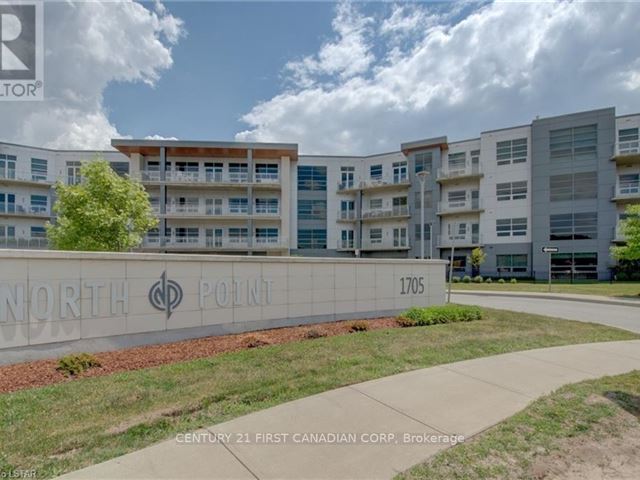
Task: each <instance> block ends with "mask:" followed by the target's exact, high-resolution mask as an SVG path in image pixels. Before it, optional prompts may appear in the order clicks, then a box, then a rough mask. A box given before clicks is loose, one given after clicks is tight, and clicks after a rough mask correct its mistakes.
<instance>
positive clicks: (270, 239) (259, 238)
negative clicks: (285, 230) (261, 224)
mask: <svg viewBox="0 0 640 480" xmlns="http://www.w3.org/2000/svg"><path fill="white" fill-rule="evenodd" d="M277 242H278V229H277V228H273V227H268V228H256V243H277Z"/></svg>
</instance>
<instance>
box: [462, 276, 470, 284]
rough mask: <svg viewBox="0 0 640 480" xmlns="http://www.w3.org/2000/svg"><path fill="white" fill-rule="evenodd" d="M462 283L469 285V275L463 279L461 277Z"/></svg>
mask: <svg viewBox="0 0 640 480" xmlns="http://www.w3.org/2000/svg"><path fill="white" fill-rule="evenodd" d="M462 281H463V282H464V283H471V277H470V276H469V275H465V276H464V277H462Z"/></svg>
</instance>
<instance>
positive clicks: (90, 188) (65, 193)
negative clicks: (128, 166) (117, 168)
mask: <svg viewBox="0 0 640 480" xmlns="http://www.w3.org/2000/svg"><path fill="white" fill-rule="evenodd" d="M80 175H81V178H82V182H80V183H79V184H78V185H65V184H64V183H62V182H57V183H56V185H55V192H56V195H57V197H58V198H57V201H56V203H55V205H54V207H53V210H54V212H55V213H56V215H57V220H56V223H55V224H50V223H47V225H46V227H47V237H48V239H49V242H50V243H51V246H52V248H55V249H58V250H84V251H108V252H122V251H126V250H129V249H130V248H133V247H136V246H138V245H140V243H141V242H142V239H143V237H144V235H145V234H146V233H147V232H148V231H149V230H150V229H151V228H154V227H155V226H156V225H157V224H158V220H157V219H156V218H155V217H154V215H153V211H152V209H151V204H150V203H149V195H148V194H147V192H146V191H145V190H144V187H143V186H142V185H141V184H140V183H138V182H136V181H133V180H131V179H129V178H125V177H120V176H119V175H118V174H117V173H116V172H114V171H113V169H112V168H111V167H110V166H109V163H108V162H107V161H106V160H104V159H101V158H98V159H96V160H95V161H92V162H88V163H83V165H82V167H81V168H80Z"/></svg>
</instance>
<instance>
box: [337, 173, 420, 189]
mask: <svg viewBox="0 0 640 480" xmlns="http://www.w3.org/2000/svg"><path fill="white" fill-rule="evenodd" d="M410 185H411V181H410V180H409V177H405V176H399V177H394V178H393V179H391V180H388V179H383V178H376V179H369V180H363V181H360V182H353V183H352V182H347V183H342V182H338V193H353V192H356V191H358V190H396V189H405V188H409V186H410Z"/></svg>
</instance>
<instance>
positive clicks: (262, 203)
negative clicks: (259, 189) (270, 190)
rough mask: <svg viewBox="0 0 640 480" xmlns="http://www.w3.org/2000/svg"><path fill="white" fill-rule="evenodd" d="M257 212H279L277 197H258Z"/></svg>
mask: <svg viewBox="0 0 640 480" xmlns="http://www.w3.org/2000/svg"><path fill="white" fill-rule="evenodd" d="M255 213H258V214H260V213H266V214H269V213H270V214H277V213H278V199H277V198H256V210H255Z"/></svg>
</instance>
